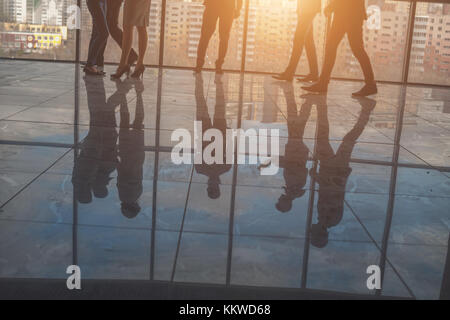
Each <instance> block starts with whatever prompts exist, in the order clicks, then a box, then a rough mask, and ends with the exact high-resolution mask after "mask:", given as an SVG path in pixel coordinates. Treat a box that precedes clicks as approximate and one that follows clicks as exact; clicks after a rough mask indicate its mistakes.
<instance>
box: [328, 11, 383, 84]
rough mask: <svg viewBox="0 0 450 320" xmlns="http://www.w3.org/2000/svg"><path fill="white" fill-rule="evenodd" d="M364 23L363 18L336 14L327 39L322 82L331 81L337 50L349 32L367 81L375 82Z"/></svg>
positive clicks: (352, 47) (351, 43)
mask: <svg viewBox="0 0 450 320" xmlns="http://www.w3.org/2000/svg"><path fill="white" fill-rule="evenodd" d="M363 24H364V20H363V19H358V20H351V18H350V19H349V18H348V17H347V16H342V17H341V16H336V14H335V16H334V18H333V23H332V25H331V29H330V33H329V35H328V39H327V45H326V49H325V62H324V65H323V69H322V74H321V76H320V81H321V82H325V83H328V82H329V81H330V77H331V72H332V71H333V67H334V64H335V62H336V54H337V50H338V47H339V44H340V43H341V41H342V39H343V38H344V36H345V34H347V37H348V42H349V44H350V48H351V49H352V52H353V55H354V56H355V57H356V59H358V61H359V64H360V65H361V68H362V71H363V73H364V79H365V82H366V83H368V84H372V83H374V82H375V79H374V74H373V69H372V65H371V63H370V59H369V56H368V55H367V52H366V49H365V48H364V40H363Z"/></svg>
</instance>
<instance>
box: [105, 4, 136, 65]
mask: <svg viewBox="0 0 450 320" xmlns="http://www.w3.org/2000/svg"><path fill="white" fill-rule="evenodd" d="M106 3H107V7H108V10H107V11H106V23H107V24H108V30H109V34H110V35H111V37H112V38H113V39H114V41H116V42H117V44H118V45H119V47H120V48H122V29H120V28H119V13H120V8H121V7H122V3H123V0H106ZM106 44H107V42H105V45H104V46H103V48H102V49H101V51H100V54H99V57H98V59H97V64H98V65H100V66H102V65H103V61H104V54H105V49H106ZM137 56H138V55H137V53H136V51H134V50H133V49H131V52H130V55H129V57H128V62H129V63H130V64H131V63H132V62H134V61H136V60H137Z"/></svg>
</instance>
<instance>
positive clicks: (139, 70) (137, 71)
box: [131, 64, 145, 79]
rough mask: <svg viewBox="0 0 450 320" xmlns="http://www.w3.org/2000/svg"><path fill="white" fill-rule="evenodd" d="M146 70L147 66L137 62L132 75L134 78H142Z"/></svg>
mask: <svg viewBox="0 0 450 320" xmlns="http://www.w3.org/2000/svg"><path fill="white" fill-rule="evenodd" d="M144 71H145V66H144V65H143V64H137V65H136V67H135V68H134V72H133V74H132V75H131V77H132V78H133V79H141V77H142V76H143V74H144Z"/></svg>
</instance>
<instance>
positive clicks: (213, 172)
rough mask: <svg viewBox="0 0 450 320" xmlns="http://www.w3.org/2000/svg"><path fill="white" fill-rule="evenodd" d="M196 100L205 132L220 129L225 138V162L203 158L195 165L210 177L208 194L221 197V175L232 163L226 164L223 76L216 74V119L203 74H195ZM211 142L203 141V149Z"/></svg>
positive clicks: (199, 170)
mask: <svg viewBox="0 0 450 320" xmlns="http://www.w3.org/2000/svg"><path fill="white" fill-rule="evenodd" d="M195 100H196V102H197V121H201V122H202V131H203V132H202V136H203V133H204V132H205V131H206V130H208V129H211V128H214V129H218V130H219V131H220V132H221V133H222V136H223V138H224V141H223V146H224V147H223V148H224V149H223V156H224V158H223V164H219V163H213V164H206V163H205V162H204V159H203V163H202V164H196V165H195V171H196V172H197V173H199V174H203V175H205V176H207V177H208V188H207V191H208V196H209V197H210V198H211V199H217V198H219V197H220V176H221V175H222V174H224V173H226V172H228V171H230V169H231V164H226V161H225V160H226V159H225V158H226V140H225V138H226V130H227V121H226V118H225V93H224V89H223V82H222V76H221V75H216V106H215V110H214V119H213V121H211V117H210V116H209V112H208V105H207V104H206V99H205V93H204V91H203V78H202V75H201V74H196V75H195ZM209 143H210V142H203V150H204V149H205V147H206V146H207V145H208V144H209Z"/></svg>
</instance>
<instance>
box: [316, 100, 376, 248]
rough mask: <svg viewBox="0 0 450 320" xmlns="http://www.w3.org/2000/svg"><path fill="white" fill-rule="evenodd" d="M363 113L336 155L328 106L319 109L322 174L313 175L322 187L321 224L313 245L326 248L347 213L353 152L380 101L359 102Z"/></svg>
mask: <svg viewBox="0 0 450 320" xmlns="http://www.w3.org/2000/svg"><path fill="white" fill-rule="evenodd" d="M358 102H359V103H360V104H361V113H360V115H359V118H358V121H357V122H356V124H355V126H354V127H353V129H351V130H350V131H349V132H348V133H347V134H346V135H345V137H344V139H343V141H342V143H341V145H340V146H339V148H338V150H337V152H336V153H334V151H333V148H332V147H331V145H330V141H329V131H330V125H329V122H328V114H327V113H328V110H327V106H323V107H320V108H318V109H317V113H318V114H317V116H318V123H317V125H318V137H317V150H316V152H317V157H318V159H319V163H320V167H319V172H318V173H315V172H311V176H313V177H314V178H316V181H317V183H318V184H319V199H318V202H317V211H318V222H317V223H316V224H313V225H312V227H311V244H312V245H313V246H315V247H318V248H323V247H325V246H326V245H327V243H328V229H329V228H331V227H334V226H336V225H338V224H339V222H340V221H341V219H342V215H343V212H344V198H345V187H346V185H347V180H348V177H349V176H350V173H351V172H352V169H351V168H350V165H349V163H350V158H351V155H352V152H353V148H354V147H355V145H356V142H357V140H358V138H359V137H360V136H361V134H362V132H363V131H364V128H365V127H366V125H367V123H368V122H369V117H370V113H371V112H372V110H373V109H374V108H375V105H376V101H375V100H372V99H369V98H359V99H358Z"/></svg>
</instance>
